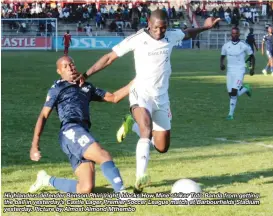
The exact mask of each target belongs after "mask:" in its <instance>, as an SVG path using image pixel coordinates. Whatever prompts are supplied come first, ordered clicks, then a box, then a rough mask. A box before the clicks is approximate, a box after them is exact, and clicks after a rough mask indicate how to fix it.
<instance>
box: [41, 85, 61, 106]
mask: <svg viewBox="0 0 273 216" xmlns="http://www.w3.org/2000/svg"><path fill="white" fill-rule="evenodd" d="M57 97H58V90H57V88H55V85H53V86H52V87H51V88H50V89H49V91H48V93H47V96H46V101H45V103H44V107H51V108H53V107H54V106H55V105H56V101H57Z"/></svg>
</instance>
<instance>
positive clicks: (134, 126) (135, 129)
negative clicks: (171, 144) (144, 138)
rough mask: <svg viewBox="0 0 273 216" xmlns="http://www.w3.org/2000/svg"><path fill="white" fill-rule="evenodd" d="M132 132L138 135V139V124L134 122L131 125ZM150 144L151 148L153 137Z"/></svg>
mask: <svg viewBox="0 0 273 216" xmlns="http://www.w3.org/2000/svg"><path fill="white" fill-rule="evenodd" d="M132 131H134V132H135V133H136V134H137V135H138V137H140V131H139V127H138V124H137V123H136V122H135V123H134V124H133V127H132ZM151 144H152V145H153V146H154V145H155V143H154V138H153V137H152V140H151Z"/></svg>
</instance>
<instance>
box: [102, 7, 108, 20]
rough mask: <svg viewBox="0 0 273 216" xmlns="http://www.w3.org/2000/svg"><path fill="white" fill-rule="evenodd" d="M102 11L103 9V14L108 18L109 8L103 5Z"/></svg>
mask: <svg viewBox="0 0 273 216" xmlns="http://www.w3.org/2000/svg"><path fill="white" fill-rule="evenodd" d="M100 11H101V14H102V16H103V17H106V18H108V10H107V8H106V7H105V6H102V7H101V9H100Z"/></svg>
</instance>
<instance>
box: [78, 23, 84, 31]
mask: <svg viewBox="0 0 273 216" xmlns="http://www.w3.org/2000/svg"><path fill="white" fill-rule="evenodd" d="M77 31H78V32H82V31H83V27H82V22H81V21H79V22H78V24H77Z"/></svg>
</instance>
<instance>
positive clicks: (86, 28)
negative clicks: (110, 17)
mask: <svg viewBox="0 0 273 216" xmlns="http://www.w3.org/2000/svg"><path fill="white" fill-rule="evenodd" d="M84 30H85V32H86V34H87V35H88V36H92V27H91V26H90V25H89V23H88V24H87V25H86V26H85V27H84Z"/></svg>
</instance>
